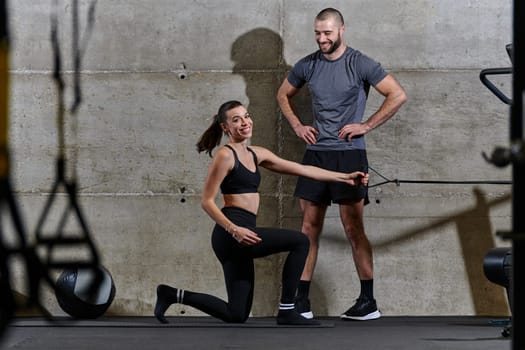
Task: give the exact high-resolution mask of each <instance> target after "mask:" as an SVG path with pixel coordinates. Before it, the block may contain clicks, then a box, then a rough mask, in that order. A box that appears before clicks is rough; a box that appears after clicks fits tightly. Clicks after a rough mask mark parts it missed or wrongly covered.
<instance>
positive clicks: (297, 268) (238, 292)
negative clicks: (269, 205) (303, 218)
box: [183, 207, 309, 323]
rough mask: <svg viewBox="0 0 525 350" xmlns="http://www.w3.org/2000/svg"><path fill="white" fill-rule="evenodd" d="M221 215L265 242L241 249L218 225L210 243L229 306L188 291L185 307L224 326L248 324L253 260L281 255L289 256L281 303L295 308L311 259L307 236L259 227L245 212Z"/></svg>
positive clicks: (230, 209) (226, 211)
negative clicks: (304, 270) (219, 265)
mask: <svg viewBox="0 0 525 350" xmlns="http://www.w3.org/2000/svg"><path fill="white" fill-rule="evenodd" d="M222 212H223V213H224V214H225V215H226V216H227V217H228V218H229V219H230V220H231V221H232V222H233V223H234V224H236V225H237V226H242V227H246V228H249V229H250V230H252V231H254V232H256V233H257V234H258V235H259V237H260V238H261V239H262V241H261V242H260V243H257V244H255V245H253V246H244V245H241V244H240V243H238V242H237V241H236V240H235V239H234V238H233V237H232V236H231V235H230V234H229V233H228V232H226V230H224V229H223V228H222V227H221V226H219V225H215V228H214V229H213V233H212V238H211V242H212V247H213V250H214V251H215V255H216V256H217V258H218V259H219V261H220V262H221V264H222V268H223V270H224V279H225V282H226V291H227V293H228V302H225V301H223V300H221V299H219V298H217V297H215V296H212V295H209V294H203V293H196V292H190V291H185V293H184V300H183V302H184V304H186V305H189V306H192V307H194V308H196V309H198V310H200V311H203V312H205V313H207V314H209V315H211V316H213V317H216V318H219V319H221V320H223V321H225V322H236V323H241V322H245V321H246V320H247V319H248V316H249V314H250V310H251V308H252V301H253V285H254V263H253V259H255V258H261V257H264V256H268V255H271V254H275V253H281V252H289V254H288V256H287V258H286V261H285V263H284V267H283V273H282V293H281V303H287V304H292V303H293V302H294V297H295V293H296V290H297V287H298V284H299V279H300V277H301V273H302V271H303V268H304V264H305V261H306V257H307V256H308V248H309V241H308V238H307V237H306V235H304V234H302V233H301V232H298V231H292V230H286V229H279V228H264V227H256V226H255V224H256V216H255V215H254V214H252V213H250V212H248V211H246V210H244V209H240V208H236V207H227V208H223V209H222Z"/></svg>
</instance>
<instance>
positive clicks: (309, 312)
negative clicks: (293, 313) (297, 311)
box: [301, 311, 314, 320]
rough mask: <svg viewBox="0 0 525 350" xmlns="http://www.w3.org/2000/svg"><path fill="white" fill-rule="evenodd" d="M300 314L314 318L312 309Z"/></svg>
mask: <svg viewBox="0 0 525 350" xmlns="http://www.w3.org/2000/svg"><path fill="white" fill-rule="evenodd" d="M301 316H303V317H304V318H307V319H309V320H311V319H312V318H314V314H313V312H312V311H308V312H303V313H301Z"/></svg>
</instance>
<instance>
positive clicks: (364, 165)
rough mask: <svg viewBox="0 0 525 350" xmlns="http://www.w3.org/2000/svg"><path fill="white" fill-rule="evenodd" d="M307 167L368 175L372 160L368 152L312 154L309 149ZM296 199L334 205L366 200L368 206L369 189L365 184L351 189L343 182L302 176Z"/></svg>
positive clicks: (350, 151) (306, 155)
mask: <svg viewBox="0 0 525 350" xmlns="http://www.w3.org/2000/svg"><path fill="white" fill-rule="evenodd" d="M302 163H303V164H305V165H314V166H317V167H320V168H324V169H328V170H333V171H339V172H342V173H351V172H353V171H362V172H365V173H367V172H368V159H367V157H366V151H365V150H349V151H310V150H307V151H306V153H305V154H304V158H303V161H302ZM294 196H296V197H299V198H302V199H306V200H308V201H310V202H314V203H317V204H325V205H330V203H331V202H333V203H341V202H343V201H345V200H360V199H363V198H364V199H365V204H368V203H369V201H368V188H367V187H366V186H363V185H361V184H359V185H357V186H350V185H347V184H345V183H342V182H321V181H317V180H312V179H308V178H305V177H299V179H298V180H297V186H296V187H295V193H294Z"/></svg>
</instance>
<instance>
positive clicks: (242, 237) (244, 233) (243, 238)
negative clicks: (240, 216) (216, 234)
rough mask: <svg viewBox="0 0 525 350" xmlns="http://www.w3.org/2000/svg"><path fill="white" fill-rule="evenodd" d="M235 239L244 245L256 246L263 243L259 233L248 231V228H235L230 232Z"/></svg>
mask: <svg viewBox="0 0 525 350" xmlns="http://www.w3.org/2000/svg"><path fill="white" fill-rule="evenodd" d="M228 232H230V234H231V235H232V237H233V239H235V240H236V241H237V242H239V243H240V244H243V245H254V244H257V243H259V242H261V241H262V239H261V238H260V237H259V236H258V235H257V233H255V232H253V231H251V230H249V229H247V228H246V227H240V226H234V227H233V228H230V229H229V230H228Z"/></svg>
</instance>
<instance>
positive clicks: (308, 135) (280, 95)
mask: <svg viewBox="0 0 525 350" xmlns="http://www.w3.org/2000/svg"><path fill="white" fill-rule="evenodd" d="M298 92H299V89H298V88H296V87H294V86H293V85H292V84H290V82H289V81H288V79H284V81H283V83H282V84H281V87H280V88H279V90H278V91H277V103H279V107H280V108H281V112H282V113H283V115H284V117H285V118H286V120H288V123H289V124H290V126H291V127H292V129H293V130H294V131H295V134H296V135H297V136H298V137H300V138H302V139H303V140H304V141H305V142H306V143H307V144H309V145H311V144H314V143H315V142H316V141H317V137H316V135H317V134H319V132H318V131H317V130H316V129H315V128H314V127H312V126H310V125H303V123H302V122H301V120H300V119H299V117H297V115H296V114H295V112H294V110H293V107H292V102H291V99H292V97H293V96H295V94H297V93H298Z"/></svg>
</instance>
